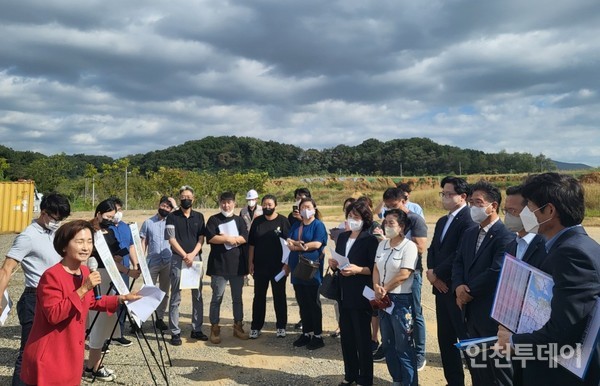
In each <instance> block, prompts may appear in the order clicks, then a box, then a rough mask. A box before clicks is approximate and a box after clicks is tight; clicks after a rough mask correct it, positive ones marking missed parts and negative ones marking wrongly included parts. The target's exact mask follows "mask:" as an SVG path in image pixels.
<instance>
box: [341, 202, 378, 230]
mask: <svg viewBox="0 0 600 386" xmlns="http://www.w3.org/2000/svg"><path fill="white" fill-rule="evenodd" d="M350 212H356V213H358V215H359V216H360V218H361V219H362V221H363V227H362V230H363V231H366V230H369V229H371V225H373V212H372V211H371V208H370V207H369V204H367V202H366V201H365V200H356V201H354V202H353V203H351V204H350V205H348V207H347V208H346V218H347V217H348V215H349V214H350Z"/></svg>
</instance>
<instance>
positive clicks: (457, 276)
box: [452, 220, 515, 335]
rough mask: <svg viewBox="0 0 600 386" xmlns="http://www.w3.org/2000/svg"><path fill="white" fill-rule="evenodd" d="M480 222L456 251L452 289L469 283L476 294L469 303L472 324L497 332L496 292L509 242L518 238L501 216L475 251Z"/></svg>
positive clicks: (469, 230)
mask: <svg viewBox="0 0 600 386" xmlns="http://www.w3.org/2000/svg"><path fill="white" fill-rule="evenodd" d="M478 236H479V225H476V226H474V227H471V228H469V229H467V230H466V231H465V233H464V234H463V237H462V240H461V242H460V245H459V247H458V250H457V252H456V258H455V260H454V265H453V267H452V291H453V292H455V291H456V288H457V287H458V286H460V285H462V284H465V285H467V286H468V287H469V289H470V290H471V292H470V295H471V296H472V297H473V300H471V301H470V302H469V303H467V305H466V306H465V316H466V318H467V323H468V324H476V325H478V329H479V330H480V331H484V332H486V333H489V334H490V335H494V334H496V333H497V332H498V323H497V322H495V321H494V320H493V319H492V318H491V317H490V312H491V311H492V304H493V303H494V293H495V292H496V285H497V283H498V277H499V275H500V269H501V268H502V263H503V262H504V251H506V246H507V245H508V243H510V242H511V241H512V240H514V239H515V234H514V233H513V232H511V231H509V230H508V229H506V226H504V224H503V223H502V221H501V220H498V221H496V222H495V223H494V225H492V227H491V228H490V229H489V231H488V232H487V233H486V235H485V237H484V239H483V241H482V242H481V246H480V247H479V249H478V250H477V252H475V247H476V246H477V238H478Z"/></svg>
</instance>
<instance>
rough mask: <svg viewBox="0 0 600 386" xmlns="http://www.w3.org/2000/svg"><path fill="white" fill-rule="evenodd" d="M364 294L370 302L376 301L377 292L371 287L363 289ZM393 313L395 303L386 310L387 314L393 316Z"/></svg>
mask: <svg viewBox="0 0 600 386" xmlns="http://www.w3.org/2000/svg"><path fill="white" fill-rule="evenodd" d="M362 294H363V296H364V297H365V298H367V300H369V301H371V300H373V299H375V291H373V289H371V288H370V287H369V286H365V288H363V293H362ZM393 311H394V303H392V305H391V306H389V307H388V308H386V309H385V312H387V313H388V314H390V315H391V314H392V312H393Z"/></svg>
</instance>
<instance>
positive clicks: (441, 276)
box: [427, 176, 476, 386]
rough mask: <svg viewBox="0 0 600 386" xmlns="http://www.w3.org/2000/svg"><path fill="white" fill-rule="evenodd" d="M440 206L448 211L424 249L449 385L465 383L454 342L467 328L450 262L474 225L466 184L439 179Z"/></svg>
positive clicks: (463, 337) (464, 336) (450, 178)
mask: <svg viewBox="0 0 600 386" xmlns="http://www.w3.org/2000/svg"><path fill="white" fill-rule="evenodd" d="M440 185H441V188H442V191H441V192H440V196H441V197H442V206H443V207H444V209H445V210H447V211H448V214H447V215H445V216H443V217H441V218H440V219H439V220H438V221H437V223H436V224H435V231H434V233H433V240H431V245H430V246H429V249H428V250H427V268H428V269H427V280H429V282H430V283H431V285H432V286H433V294H434V295H435V314H436V316H437V335H438V344H439V347H440V354H441V357H442V365H443V367H444V377H445V378H446V381H447V382H448V385H449V386H464V384H465V375H464V371H463V365H462V358H461V355H460V351H459V350H458V349H457V348H456V347H455V346H454V344H455V343H456V341H457V339H465V338H466V337H467V332H466V330H465V326H464V324H463V322H462V318H461V312H460V309H459V308H458V307H457V305H456V296H455V295H454V292H452V291H451V290H450V288H452V280H451V279H452V263H454V258H455V256H456V249H457V248H458V245H459V242H460V239H461V237H462V235H463V233H464V231H465V230H466V229H467V228H470V227H472V226H475V225H476V224H475V222H473V220H472V219H471V212H470V210H469V207H468V206H467V197H468V196H469V194H470V191H469V184H467V181H465V180H464V179H462V178H459V177H450V176H448V177H445V178H444V179H443V180H442V182H441V184H440Z"/></svg>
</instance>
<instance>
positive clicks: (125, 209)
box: [125, 166, 127, 210]
mask: <svg viewBox="0 0 600 386" xmlns="http://www.w3.org/2000/svg"><path fill="white" fill-rule="evenodd" d="M125 210H127V166H125Z"/></svg>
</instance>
